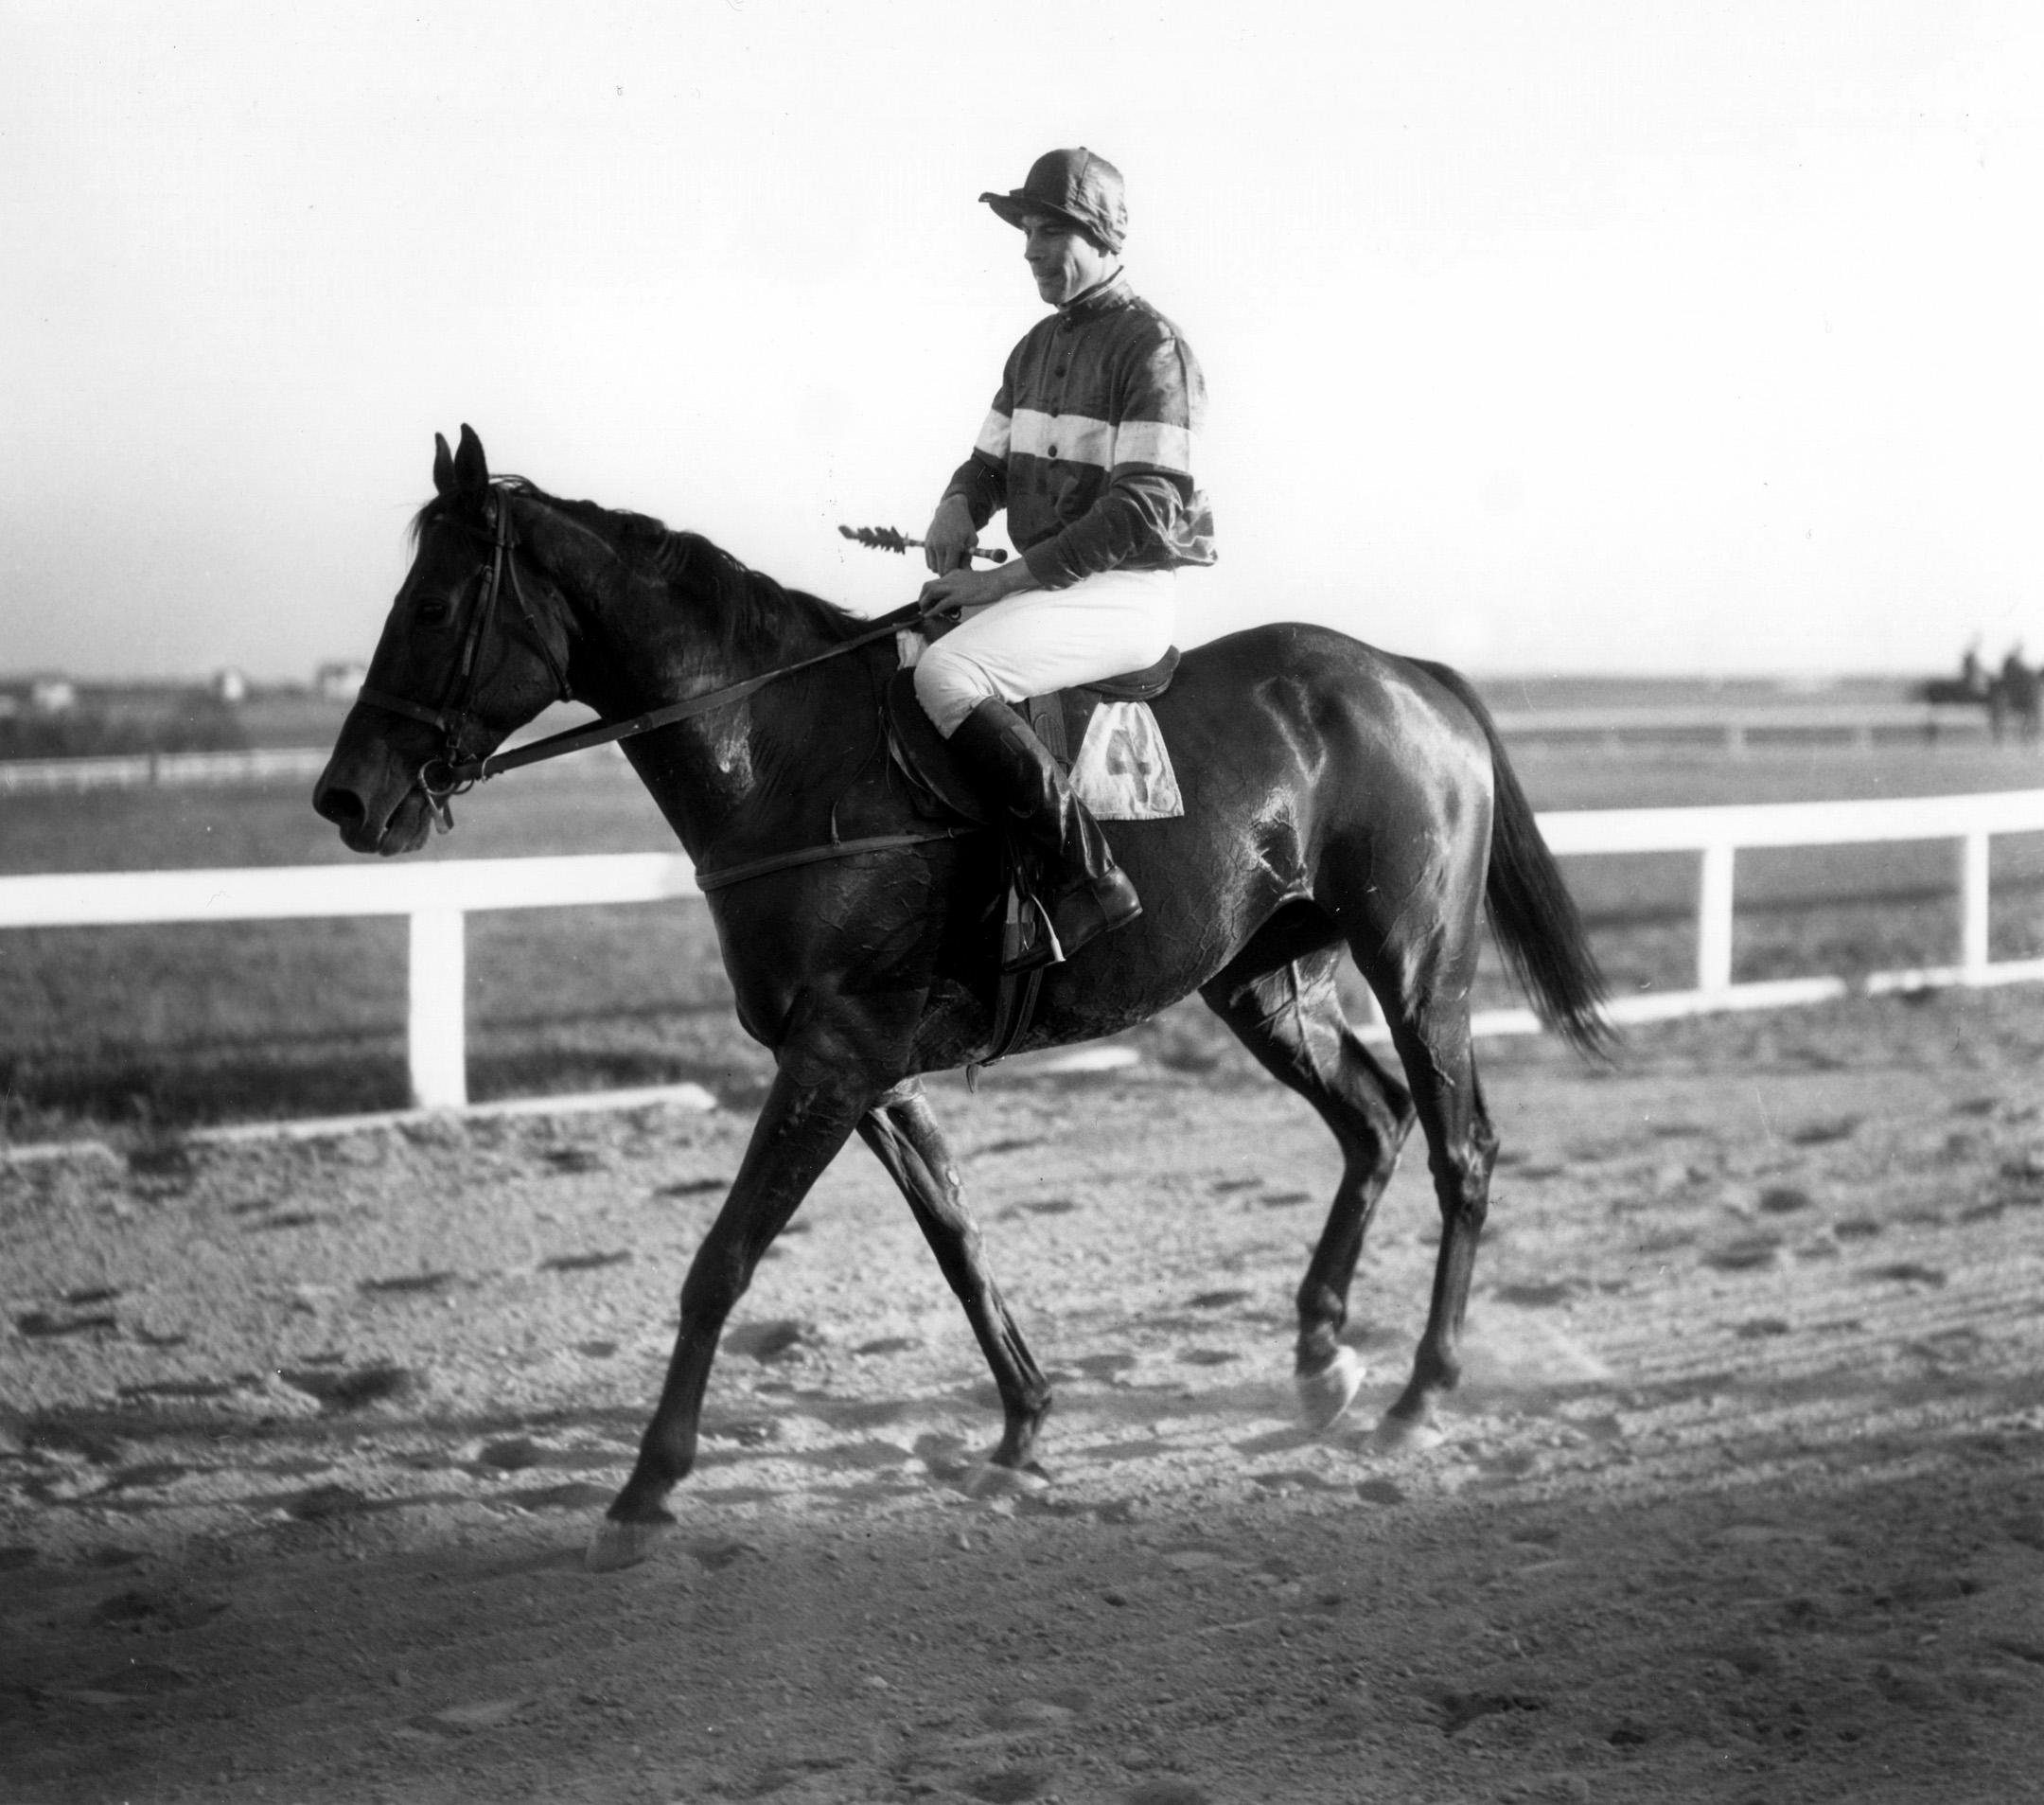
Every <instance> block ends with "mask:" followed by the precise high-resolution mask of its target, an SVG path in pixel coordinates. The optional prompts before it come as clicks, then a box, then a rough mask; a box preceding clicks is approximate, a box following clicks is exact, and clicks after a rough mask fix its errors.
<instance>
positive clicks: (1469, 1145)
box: [1380, 983, 1497, 1441]
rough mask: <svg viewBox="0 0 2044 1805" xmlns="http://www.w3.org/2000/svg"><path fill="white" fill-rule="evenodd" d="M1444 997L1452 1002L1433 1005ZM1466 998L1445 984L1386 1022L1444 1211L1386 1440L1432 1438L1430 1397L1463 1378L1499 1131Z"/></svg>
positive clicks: (1462, 990) (1461, 987)
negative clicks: (1473, 1281) (1421, 1321)
mask: <svg viewBox="0 0 2044 1805" xmlns="http://www.w3.org/2000/svg"><path fill="white" fill-rule="evenodd" d="M1443 992H1445V995H1446V996H1447V997H1449V998H1452V999H1453V1000H1452V1001H1449V1000H1438V999H1439V998H1440V997H1441V996H1442V995H1443ZM1380 994H1382V993H1380ZM1467 998H1468V986H1467V984H1466V983H1459V984H1450V985H1447V986H1444V987H1442V988H1441V989H1436V990H1434V991H1433V992H1432V994H1431V996H1430V998H1429V999H1428V1000H1425V1001H1423V1002H1420V1003H1418V1004H1417V1005H1415V1006H1412V1007H1409V1008H1408V1009H1407V1010H1405V1011H1404V1012H1403V1013H1402V1014H1401V1018H1398V1019H1396V1020H1394V1021H1393V1023H1392V1035H1393V1037H1394V1039H1395V1040H1396V1042H1397V1045H1398V1050H1399V1056H1400V1057H1401V1060H1402V1061H1403V1062H1404V1066H1405V1074H1406V1077H1407V1079H1408V1080H1409V1081H1410V1083H1411V1085H1412V1088H1413V1101H1414V1103H1415V1105H1416V1106H1417V1107H1418V1112H1419V1120H1420V1123H1421V1124H1422V1125H1423V1126H1424V1127H1425V1130H1426V1138H1427V1164H1428V1167H1429V1168H1430V1170H1431V1171H1432V1172H1433V1175H1434V1194H1435V1196H1436V1199H1437V1200H1438V1202H1439V1204H1440V1213H1441V1241H1440V1253H1439V1256H1438V1257H1437V1258H1436V1261H1435V1265H1434V1295H1433V1298H1432V1300H1431V1301H1430V1303H1429V1306H1428V1309H1427V1324H1426V1330H1425V1333H1424V1334H1422V1335H1421V1336H1420V1337H1419V1347H1418V1353H1417V1354H1415V1356H1414V1358H1413V1373H1412V1378H1411V1379H1410V1380H1409V1381H1408V1382H1407V1384H1406V1387H1405V1389H1404V1390H1403V1391H1402V1392H1401V1393H1400V1394H1399V1397H1398V1400H1397V1401H1396V1402H1395V1403H1394V1404H1393V1405H1392V1406H1391V1408H1390V1409H1389V1410H1388V1411H1387V1412H1386V1413H1385V1415H1384V1421H1383V1433H1384V1435H1385V1437H1386V1438H1387V1439H1388V1440H1392V1441H1414V1440H1429V1439H1433V1438H1434V1404H1435V1400H1436V1398H1437V1397H1438V1396H1439V1394H1440V1393H1441V1392H1443V1391H1447V1390H1452V1389H1454V1384H1455V1382H1456V1380H1458V1379H1459V1378H1460V1377H1461V1376H1462V1359H1461V1354H1460V1343H1461V1338H1462V1318H1463V1315H1464V1313H1465V1312H1466V1311H1467V1309H1468V1308H1469V1291H1470V1278H1471V1273H1472V1272H1473V1271H1474V1269H1475V1265H1476V1244H1477V1242H1478V1241H1479V1240H1480V1239H1481V1238H1482V1235H1483V1226H1484V1218H1485V1217H1486V1216H1487V1215H1488V1214H1489V1207H1490V1168H1491V1166H1492V1164H1493V1163H1494V1162H1495V1160H1496V1158H1497V1134H1496V1131H1495V1130H1494V1129H1493V1128H1492V1127H1491V1125H1490V1116H1489V1111H1488V1110H1487V1109H1486V1108H1485V1107H1484V1099H1483V1087H1482V1086H1481V1085H1480V1084H1479V1083H1478V1082H1477V1078H1476V1061H1475V1057H1474V1054H1473V1053H1472V1051H1471V1046H1470V1023H1469V1005H1468V1001H1467Z"/></svg>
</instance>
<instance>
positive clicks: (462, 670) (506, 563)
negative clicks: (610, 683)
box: [356, 483, 954, 889]
mask: <svg viewBox="0 0 2044 1805" xmlns="http://www.w3.org/2000/svg"><path fill="white" fill-rule="evenodd" d="M490 493H491V495H492V497H493V498H494V499H495V504H496V505H495V519H494V521H493V522H491V524H492V527H493V529H494V530H493V535H492V539H491V552H490V557H489V558H488V559H487V561H486V562H485V564H484V565H483V566H482V568H481V570H480V571H479V572H478V575H482V576H483V591H482V594H481V596H480V597H479V599H478V600H477V603H476V606H475V609H474V611H473V612H471V613H470V615H469V617H468V628H467V632H466V633H465V634H464V635H463V638H462V650H461V659H460V662H459V663H458V664H456V665H455V667H454V669H453V671H452V672H451V673H450V674H449V678H448V681H447V686H446V690H445V692H444V694H443V696H442V698H441V703H440V706H439V707H438V708H426V707H422V706H421V705H420V704H419V703H417V702H414V701H412V700H410V699H407V698H406V697H403V696H394V695H392V694H391V693H390V692H389V691H388V690H382V689H372V688H371V687H370V686H369V685H368V684H367V683H364V684H363V685H362V686H361V689H359V690H357V691H356V699H357V700H359V701H364V702H367V703H368V704H369V705H370V706H371V707H373V708H381V709H384V710H387V711H388V712H389V713H391V714H394V715H403V716H406V717H409V718H411V719H413V720H416V721H424V722H425V723H426V725H427V726H429V727H437V728H438V729H439V730H440V732H441V733H442V734H444V735H445V736H446V744H445V746H444V747H443V749H442V750H441V751H440V752H437V753H435V754H434V755H433V756H432V757H431V758H429V759H427V761H426V762H425V763H424V764H423V765H421V766H420V767H419V769H418V774H417V776H416V777H415V778H414V780H413V781H414V783H416V784H417V786H418V787H419V790H420V792H421V794H423V795H424V796H425V798H426V801H427V803H428V804H429V805H431V806H432V811H433V813H434V814H435V815H436V816H438V817H439V820H440V823H441V825H442V826H443V827H451V826H452V825H453V824H454V819H453V815H452V813H451V812H450V811H449V807H448V800H449V797H453V796H459V795H461V794H463V793H464V792H466V791H467V790H469V789H472V788H473V787H475V786H476V785H477V784H479V783H482V782H484V781H485V779H487V778H491V777H495V776H497V775H499V774H500V773H501V772H503V771H507V770H518V769H519V768H520V766H524V765H537V764H538V763H539V762H540V761H541V760H542V759H548V758H558V757H560V756H561V755H562V754H563V753H565V752H581V751H583V750H584V749H585V748H587V747H590V746H606V745H608V744H609V743H610V742H612V741H613V740H620V739H629V738H631V737H632V736H633V735H634V734H644V733H650V732H651V731H652V730H653V729H654V728H656V727H665V726H667V725H668V724H669V723H671V722H673V721H678V720H686V719H688V718H689V717H691V716H692V715H703V714H708V713H709V712H710V710H712V709H714V708H722V707H724V706H725V705H726V704H727V703H730V702H734V701H736V700H738V699H739V698H740V697H742V696H749V695H750V694H751V693H752V692H753V691H754V690H756V689H759V688H761V687H763V686H764V685H766V684H767V683H770V682H772V681H774V679H775V678H777V677H789V676H792V675H793V674H794V673H795V672H797V671H800V670H807V669H808V668H809V666H810V665H812V664H822V663H824V662H825V661H826V660H828V659H833V658H841V657H843V656H844V655H845V653H847V652H855V651H857V650H858V649H859V647H861V646H871V645H872V643H873V642H874V641H875V640H878V639H885V638H888V637H889V636H890V635H891V634H893V633H896V632H898V631H900V630H901V629H902V628H912V627H915V626H918V625H919V624H920V623H921V622H922V621H923V620H925V618H927V616H928V615H930V614H934V613H937V612H940V611H942V610H943V604H942V603H940V604H938V605H937V606H936V607H934V608H930V609H926V610H925V609H924V608H923V607H921V606H919V605H917V604H910V606H908V607H907V608H903V609H896V610H895V611H893V612H892V613H890V614H885V615H882V616H881V618H880V619H879V620H878V621H876V622H875V623H874V624H873V626H872V628H870V629H869V630H868V631H866V632H863V633H855V634H854V635H853V636H852V637H851V638H850V639H847V640H840V641H839V642H838V643H837V645H835V646H830V647H828V648H827V649H825V650H823V651H820V652H817V653H815V654H813V655H812V656H810V657H808V658H800V659H797V660H796V661H795V663H794V664H780V665H777V666H775V668H774V669H772V670H769V671H762V672H761V673H760V674H759V675H758V676H757V677H748V678H745V679H743V680H742V681H738V682H735V683H727V684H725V685H724V686H723V687H722V688H721V689H713V690H708V691H705V692H704V693H703V694H702V695H700V696H691V697H688V698H686V699H684V700H681V701H678V702H668V703H666V704H665V705H664V706H662V707H660V708H655V709H649V710H648V711H647V712H646V713H645V714H643V715H634V716H633V717H631V718H630V719H629V720H623V721H599V722H598V723H596V725H594V726H592V727H571V728H569V729H568V730H567V731H566V732H565V733H559V734H548V735H547V737H546V738H544V739H536V740H533V741H531V742H529V743H528V744H526V745H523V746H520V747H518V748H516V749H515V750H513V751H511V752H486V753H484V754H481V755H480V756H479V755H475V754H472V753H470V752H468V751H467V748H466V746H465V745H464V743H463V741H464V737H465V735H466V734H467V732H468V730H469V729H471V728H480V729H481V730H482V733H481V734H479V735H478V737H484V736H486V735H487V734H488V733H489V731H490V730H489V727H488V724H487V723H486V722H485V721H482V720H480V719H479V718H478V717H476V716H475V715H473V714H471V713H470V712H469V711H468V707H467V703H468V698H469V694H470V692H471V691H472V690H473V689H474V687H475V669H476V659H477V655H478V653H479V652H480V650H481V648H482V644H483V638H484V635H485V632H487V630H488V628H489V623H490V620H491V617H492V616H493V614H494V613H495V611H496V606H497V597H498V594H499V593H500V591H501V590H502V587H503V580H504V577H505V575H506V574H507V573H508V574H509V576H510V579H511V594H512V597H513V599H514V600H516V601H517V603H518V606H519V611H520V613H521V614H522V615H523V616H524V617H525V625H526V626H527V627H528V628H530V629H531V630H532V638H533V644H534V646H536V647H537V649H538V652H539V656H540V657H541V658H542V659H544V660H545V661H546V667H547V670H548V673H549V674H550V675H551V676H552V677H553V679H554V686H555V691H556V695H557V699H558V700H561V701H564V702H565V701H573V699H574V696H573V691H572V690H571V689H570V687H569V684H568V674H567V672H566V671H564V670H563V669H562V668H561V666H560V664H559V662H558V661H557V660H556V659H555V656H554V653H553V650H552V648H551V647H550V646H548V645H547V638H546V634H545V632H544V631H543V630H541V628H540V625H539V617H538V616H537V614H536V613H534V611H533V609H532V604H531V603H530V602H528V601H527V600H526V599H525V592H524V590H523V589H522V588H521V587H520V583H519V574H518V559H517V558H516V557H513V556H512V554H513V553H514V552H515V551H516V550H517V546H518V541H517V540H514V539H513V538H512V536H511V505H510V493H509V491H508V490H507V489H505V487H503V486H502V484H498V483H493V484H491V485H490ZM451 523H452V524H454V525H456V526H459V527H461V528H462V530H463V531H465V532H467V533H470V534H475V535H476V537H478V538H480V537H481V534H480V533H479V532H478V531H477V529H476V528H475V527H473V526H470V525H468V524H467V522H464V521H453V522H451ZM832 833H833V839H832V841H831V843H830V845H829V846H827V847H825V848H822V849H804V850H802V851H801V852H797V853H791V854H777V855H776V856H775V857H773V858H768V859H762V860H756V861H753V862H752V863H749V864H746V865H743V866H734V867H731V869H730V870H729V871H727V872H725V873H723V874H720V875H702V876H701V882H702V884H703V887H704V888H705V889H709V888H712V887H713V886H714V884H715V883H719V882H721V883H731V882H736V881H739V880H740V879H742V878H746V877H750V876H757V875H760V874H761V873H764V872H766V871H768V870H776V871H777V870H781V869H783V868H784V867H785V866H787V865H791V864H804V863H807V862H808V861H809V860H810V859H811V858H819V857H821V858H841V857H844V856H846V855H847V854H849V853H853V852H863V851H868V850H878V849H880V848H882V847H891V846H896V845H914V844H920V843H921V842H922V841H927V840H944V839H950V838H952V837H953V836H954V830H952V829H949V828H945V829H942V830H939V831H937V832H935V833H922V834H907V835H903V834H890V835H882V836H878V837H875V838H873V839H869V840H858V841H839V840H837V838H836V828H835V826H834V827H833V829H832Z"/></svg>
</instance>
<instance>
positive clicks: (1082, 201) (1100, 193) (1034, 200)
mask: <svg viewBox="0 0 2044 1805" xmlns="http://www.w3.org/2000/svg"><path fill="white" fill-rule="evenodd" d="M979 198H980V199H981V200H982V201H984V202H985V203H986V204H987V205H988V206H990V207H992V208H993V209H994V211H995V212H996V213H997V214H999V215H1000V217H1001V218H1002V219H1004V220H1006V221H1008V223H1009V224H1010V225H1015V226H1018V225H1020V224H1021V223H1022V221H1023V219H1024V217H1025V216H1026V215H1028V214H1031V213H1048V214H1053V215H1055V216H1056V217H1057V218H1059V219H1063V220H1068V221H1071V223H1072V224H1073V225H1075V226H1077V227H1078V228H1079V229H1080V230H1081V231H1082V232H1084V234H1085V235H1086V236H1087V237H1088V238H1090V239H1093V240H1094V242H1095V243H1097V244H1099V245H1100V246H1101V249H1102V250H1105V251H1119V250H1120V248H1121V243H1122V240H1123V239H1126V238H1127V237H1128V203H1127V202H1126V201H1125V200H1124V199H1123V198H1122V194H1121V171H1120V170H1119V169H1118V168H1115V166H1114V165H1113V164H1111V163H1109V162H1108V161H1107V159H1106V158H1105V157H1101V156H1095V155H1094V154H1093V152H1092V151H1090V150H1087V149H1086V148H1085V146H1084V145H1083V144H1082V145H1080V146H1078V147H1077V148H1076V149H1074V150H1048V151H1046V152H1045V153H1044V154H1043V155H1042V156H1040V157H1038V158H1037V159H1036V161H1035V162H1034V163H1032V164H1031V165H1030V172H1029V179H1028V180H1027V181H1026V182H1024V183H1023V184H1022V186H1020V187H1019V188H1010V189H1009V190H1008V192H1007V193H1006V194H982V195H981V196H980V197H979Z"/></svg>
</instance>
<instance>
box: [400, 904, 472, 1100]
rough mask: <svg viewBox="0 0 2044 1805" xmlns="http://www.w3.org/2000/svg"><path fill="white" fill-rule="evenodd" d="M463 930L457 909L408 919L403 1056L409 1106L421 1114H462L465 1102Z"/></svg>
mask: <svg viewBox="0 0 2044 1805" xmlns="http://www.w3.org/2000/svg"><path fill="white" fill-rule="evenodd" d="M463 929H464V924H463V921H462V911H460V910H459V909H421V910H417V911H414V914H413V916H412V958H411V983H410V990H411V1015H410V1019H409V1022H408V1033H407V1051H408V1054H409V1057H410V1061H411V1071H412V1101H413V1103H414V1105H416V1106H418V1107H419V1108H421V1109H460V1108H462V1107H464V1106H466V1105H467V1102H468V1055H467V1046H466V1044H465V1042H466V1033H465V1024H464V1021H463V1015H462V1006H463V1002H464V1000H465V997H466V994H467V971H466V965H467V957H466V948H465V946H464V931H463Z"/></svg>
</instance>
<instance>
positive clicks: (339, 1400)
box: [277, 1366, 417, 1410]
mask: <svg viewBox="0 0 2044 1805" xmlns="http://www.w3.org/2000/svg"><path fill="white" fill-rule="evenodd" d="M277 1376H278V1377H279V1378H281V1379H282V1380H283V1381H284V1383H285V1384H286V1385H288V1386H291V1388H292V1389H295V1390H299V1391H303V1392H305V1393H306V1395H307V1396H308V1397H314V1398H317V1399H318V1400H319V1401H320V1403H321V1405H322V1406H323V1407H326V1409H328V1410H361V1409H364V1408H366V1407H368V1406H370V1405H372V1404H380V1403H382V1402H383V1401H384V1400H385V1399H386V1398H397V1397H402V1396H404V1395H405V1394H406V1393H407V1392H409V1391H410V1390H411V1389H413V1387H414V1385H415V1384H416V1382H417V1381H416V1380H415V1379H414V1375H413V1374H412V1373H411V1372H409V1371H406V1370H405V1368H403V1367H401V1366H365V1367H357V1368H356V1369H355V1370H354V1371H351V1372H337V1371H332V1370H331V1369H329V1368H325V1367H305V1368H300V1369H297V1370H295V1371H286V1372H282V1373H279V1374H278V1375H277Z"/></svg>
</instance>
